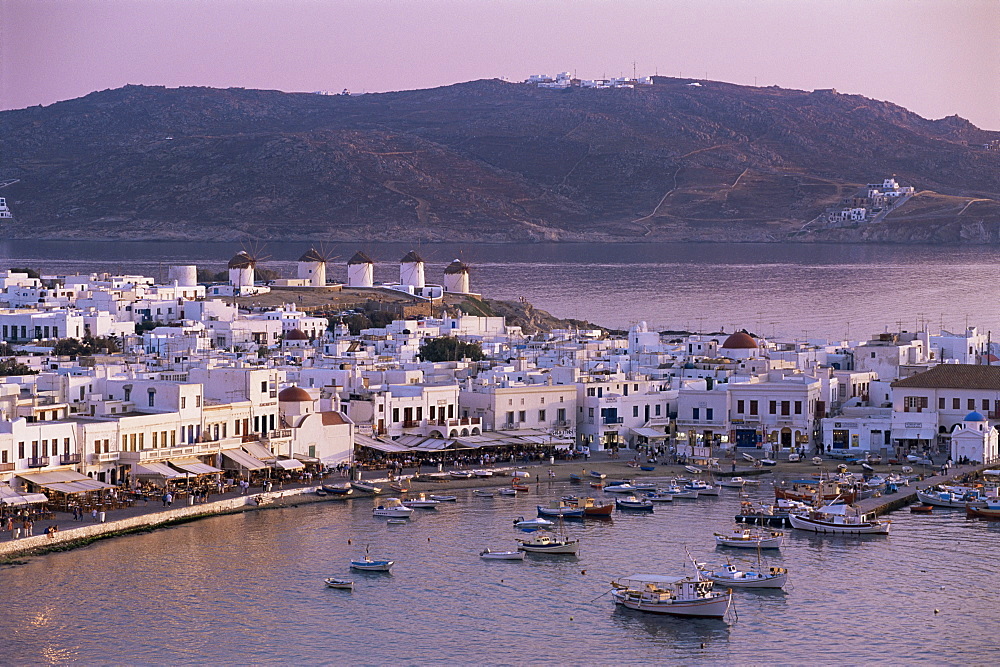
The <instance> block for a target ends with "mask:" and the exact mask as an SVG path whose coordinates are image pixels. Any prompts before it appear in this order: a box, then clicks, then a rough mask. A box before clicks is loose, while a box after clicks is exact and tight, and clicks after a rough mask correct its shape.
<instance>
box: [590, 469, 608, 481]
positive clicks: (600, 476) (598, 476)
mask: <svg viewBox="0 0 1000 667" xmlns="http://www.w3.org/2000/svg"><path fill="white" fill-rule="evenodd" d="M590 476H591V477H593V478H594V479H605V478H607V475H605V474H604V473H603V472H597V471H596V470H591V471H590Z"/></svg>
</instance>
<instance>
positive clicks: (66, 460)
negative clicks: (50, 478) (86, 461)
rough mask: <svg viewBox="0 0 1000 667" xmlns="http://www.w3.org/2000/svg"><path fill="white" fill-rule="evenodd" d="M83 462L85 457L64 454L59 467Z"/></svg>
mask: <svg viewBox="0 0 1000 667" xmlns="http://www.w3.org/2000/svg"><path fill="white" fill-rule="evenodd" d="M82 461H83V457H82V456H80V455H79V454H63V455H61V456H60V457H59V465H61V466H68V465H72V464H74V463H81V462H82Z"/></svg>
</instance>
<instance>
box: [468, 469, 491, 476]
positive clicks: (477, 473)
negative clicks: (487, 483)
mask: <svg viewBox="0 0 1000 667" xmlns="http://www.w3.org/2000/svg"><path fill="white" fill-rule="evenodd" d="M472 474H473V475H475V476H476V477H492V476H493V471H492V470H473V471H472Z"/></svg>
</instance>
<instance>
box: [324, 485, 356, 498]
mask: <svg viewBox="0 0 1000 667" xmlns="http://www.w3.org/2000/svg"><path fill="white" fill-rule="evenodd" d="M320 488H322V489H323V490H324V491H326V492H327V493H329V494H332V495H335V496H349V495H351V494H352V493H354V489H352V488H351V487H350V486H349V485H346V484H345V485H343V486H337V485H334V484H324V485H323V486H322V487H320Z"/></svg>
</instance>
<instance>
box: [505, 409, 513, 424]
mask: <svg viewBox="0 0 1000 667" xmlns="http://www.w3.org/2000/svg"><path fill="white" fill-rule="evenodd" d="M505 423H506V424H513V423H514V413H513V412H508V413H507V421H506V422H505Z"/></svg>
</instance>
